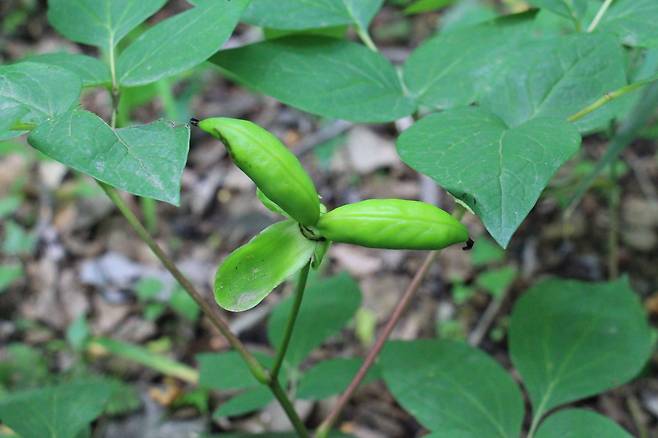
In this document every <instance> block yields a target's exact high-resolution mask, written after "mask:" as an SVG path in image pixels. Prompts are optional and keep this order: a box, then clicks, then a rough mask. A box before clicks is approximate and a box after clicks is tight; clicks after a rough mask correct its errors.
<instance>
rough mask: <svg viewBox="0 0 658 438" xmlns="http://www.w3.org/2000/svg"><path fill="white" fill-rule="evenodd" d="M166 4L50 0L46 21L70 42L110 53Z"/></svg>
mask: <svg viewBox="0 0 658 438" xmlns="http://www.w3.org/2000/svg"><path fill="white" fill-rule="evenodd" d="M165 2H166V0H49V1H48V21H50V24H52V25H53V27H54V28H55V29H57V31H58V32H59V33H61V34H62V35H64V36H65V37H67V38H68V39H70V40H73V41H76V42H78V43H84V44H91V45H94V46H98V47H101V48H102V49H103V50H105V51H107V52H108V53H109V51H110V50H112V49H114V47H115V46H116V45H117V44H118V43H119V41H121V39H122V38H123V37H125V36H126V35H128V32H130V31H131V30H133V29H134V28H135V27H137V26H138V25H139V24H141V23H142V22H143V21H144V20H146V19H147V18H148V17H150V16H151V15H153V14H155V12H156V11H157V10H158V9H160V8H161V7H162V5H164V4H165Z"/></svg>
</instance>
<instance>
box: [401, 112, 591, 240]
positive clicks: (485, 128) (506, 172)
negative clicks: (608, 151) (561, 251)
mask: <svg viewBox="0 0 658 438" xmlns="http://www.w3.org/2000/svg"><path fill="white" fill-rule="evenodd" d="M579 145H580V136H579V135H578V132H577V131H576V129H575V127H574V126H573V125H571V124H569V123H567V122H565V121H563V120H560V119H555V118H537V119H533V120H530V121H528V122H526V123H523V124H521V125H519V126H516V127H513V128H510V127H508V126H507V125H506V124H505V123H504V122H503V121H502V120H501V119H500V118H498V117H497V116H495V115H493V114H491V113H489V112H488V111H487V110H485V109H482V108H456V109H453V110H449V111H445V112H443V113H440V114H432V115H430V116H427V117H425V118H423V119H421V120H420V121H419V122H418V123H416V124H415V125H413V126H412V127H411V128H409V129H407V130H406V131H405V132H403V133H402V135H401V136H400V138H399V139H398V143H397V146H398V152H399V154H400V156H401V157H402V160H403V161H404V162H405V163H407V164H408V165H409V166H411V167H413V168H414V169H416V170H417V171H419V172H422V173H424V174H426V175H428V176H430V177H431V178H432V179H434V180H435V181H436V182H437V183H438V184H439V185H441V186H442V187H443V188H445V189H446V190H448V191H449V192H450V193H452V194H453V195H454V196H456V197H457V198H459V199H461V200H462V201H464V202H465V203H467V204H468V205H469V207H470V208H471V209H472V210H473V211H474V212H475V213H476V214H477V215H478V216H479V217H480V219H481V220H482V222H483V223H484V225H485V226H486V228H487V230H489V232H490V233H491V235H492V236H493V237H494V239H496V241H497V242H498V243H499V244H500V245H501V246H503V247H504V246H507V243H508V242H509V240H510V239H511V237H512V234H513V233H514V231H515V230H516V229H517V227H518V226H519V225H520V224H521V222H523V220H524V219H525V217H526V216H527V214H528V213H529V212H530V210H531V209H532V207H533V206H534V205H535V203H536V202H537V199H538V198H539V195H540V194H541V192H542V190H543V189H544V187H546V185H547V184H548V182H549V180H550V178H551V177H552V176H553V174H554V173H555V171H556V170H557V169H558V168H559V167H560V166H561V165H562V164H563V163H564V162H565V161H566V160H567V159H569V157H571V155H573V154H574V152H576V151H577V150H578V146H579Z"/></svg>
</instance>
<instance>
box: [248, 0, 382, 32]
mask: <svg viewBox="0 0 658 438" xmlns="http://www.w3.org/2000/svg"><path fill="white" fill-rule="evenodd" d="M382 3H383V0H256V1H252V2H251V4H250V5H249V7H248V8H247V11H246V12H245V14H244V17H243V20H244V21H246V22H247V23H250V24H255V25H257V26H262V27H269V28H272V29H285V30H302V29H316V28H321V27H331V26H340V25H343V24H357V25H359V26H361V27H363V28H367V27H368V24H369V23H370V21H371V20H372V18H373V17H374V16H375V14H376V13H377V11H378V10H379V8H381V6H382Z"/></svg>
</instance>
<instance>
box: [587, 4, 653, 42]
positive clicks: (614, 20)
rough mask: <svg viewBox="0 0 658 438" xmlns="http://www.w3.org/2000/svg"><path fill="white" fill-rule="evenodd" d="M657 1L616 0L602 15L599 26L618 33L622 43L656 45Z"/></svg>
mask: <svg viewBox="0 0 658 438" xmlns="http://www.w3.org/2000/svg"><path fill="white" fill-rule="evenodd" d="M657 20H658V2H656V1H655V0H616V1H614V2H612V6H610V9H609V10H608V12H607V13H606V14H605V15H604V16H603V19H602V20H601V24H600V25H599V28H600V29H602V30H609V31H612V32H615V33H616V34H618V35H619V36H620V37H621V38H622V40H623V42H624V44H628V45H630V46H639V47H658V32H656V21H657Z"/></svg>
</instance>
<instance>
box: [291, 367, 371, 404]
mask: <svg viewBox="0 0 658 438" xmlns="http://www.w3.org/2000/svg"><path fill="white" fill-rule="evenodd" d="M362 363H363V361H362V360H361V359H346V358H335V359H329V360H325V361H323V362H320V363H318V364H316V365H315V366H314V367H313V368H311V369H309V370H308V371H306V372H305V373H304V375H303V376H302V379H301V381H300V382H299V389H298V390H297V396H298V397H299V398H301V399H304V400H322V399H325V398H327V397H331V396H332V395H336V394H340V393H341V392H343V391H344V390H345V389H346V388H347V386H348V385H349V384H350V382H351V381H352V378H353V377H354V376H355V375H356V372H357V371H359V368H360V367H361V364H362ZM377 377H379V369H378V368H377V367H374V368H371V369H370V370H369V371H368V374H367V375H366V378H365V379H364V381H363V383H362V384H364V385H365V384H367V383H369V382H371V381H372V380H374V379H376V378H377Z"/></svg>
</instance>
